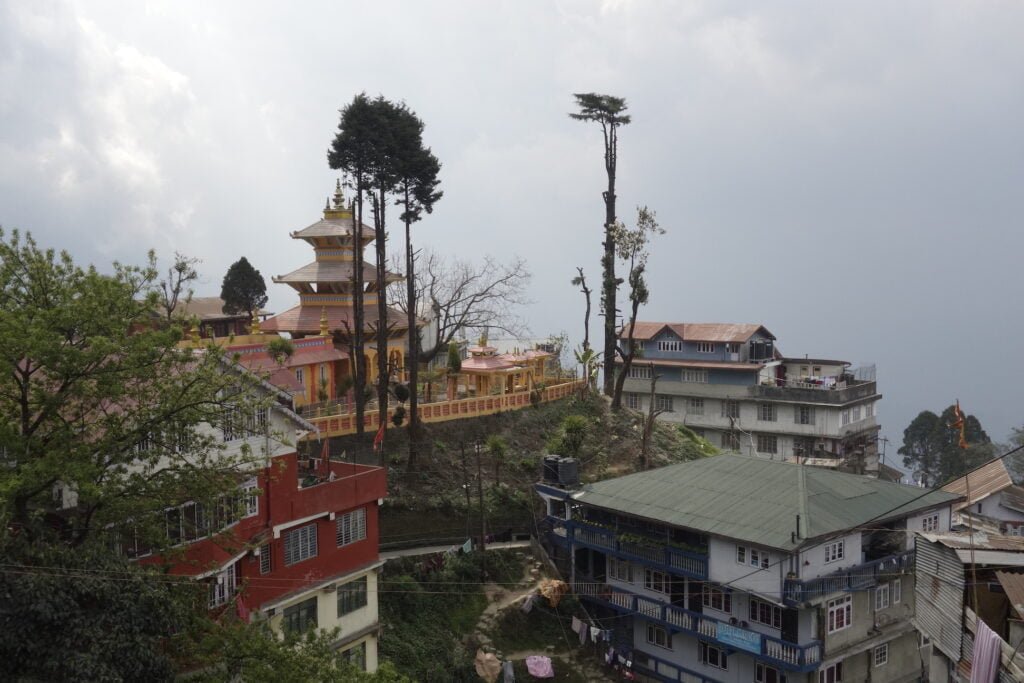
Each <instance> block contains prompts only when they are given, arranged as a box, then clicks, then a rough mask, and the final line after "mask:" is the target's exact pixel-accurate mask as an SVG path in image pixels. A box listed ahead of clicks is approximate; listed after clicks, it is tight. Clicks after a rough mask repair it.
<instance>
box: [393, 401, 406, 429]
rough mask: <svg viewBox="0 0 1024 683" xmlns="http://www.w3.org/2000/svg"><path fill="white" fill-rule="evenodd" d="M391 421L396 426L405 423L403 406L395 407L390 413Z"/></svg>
mask: <svg viewBox="0 0 1024 683" xmlns="http://www.w3.org/2000/svg"><path fill="white" fill-rule="evenodd" d="M391 423H392V424H394V425H395V426H396V427H401V426H402V424H404V423H405V406H398V407H397V408H395V412H393V413H392V414H391Z"/></svg>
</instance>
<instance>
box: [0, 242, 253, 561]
mask: <svg viewBox="0 0 1024 683" xmlns="http://www.w3.org/2000/svg"><path fill="white" fill-rule="evenodd" d="M156 277H157V273H156V270H155V268H154V261H153V259H152V257H151V260H150V263H149V265H148V266H147V267H144V268H137V267H131V266H123V265H120V264H115V265H114V272H113V274H111V275H102V274H100V273H99V272H97V271H96V270H95V269H94V268H88V269H82V268H80V267H78V266H76V265H75V264H74V262H73V261H72V259H71V257H70V256H69V255H68V254H67V253H62V254H60V255H59V256H58V255H56V254H55V252H54V251H53V250H45V251H44V250H42V249H40V248H39V247H38V246H37V245H36V243H35V242H34V241H33V240H32V239H31V237H26V238H25V239H24V240H22V239H21V236H20V235H19V234H18V233H17V232H15V233H13V234H12V235H11V238H10V239H9V240H6V241H5V240H3V234H2V232H0V358H2V359H3V360H0V364H2V366H3V367H2V370H3V371H2V372H0V415H2V416H4V419H0V444H3V445H4V447H5V451H6V453H7V456H6V457H7V460H8V466H6V467H2V468H0V524H2V525H3V526H4V527H8V526H9V525H14V526H17V527H19V528H20V529H22V530H23V533H25V534H27V535H29V536H30V537H31V536H34V535H36V534H41V533H44V531H45V529H47V528H49V525H48V524H46V523H44V522H43V519H44V516H45V515H46V514H47V513H48V512H49V511H50V510H51V508H52V506H53V493H52V492H53V490H54V487H57V486H62V487H64V488H65V491H66V492H67V493H68V495H73V496H74V497H75V498H76V499H77V505H76V506H74V507H68V508H66V509H65V510H63V511H62V512H61V520H62V524H63V527H62V528H63V531H64V533H65V538H66V539H67V540H69V541H70V542H71V543H74V544H81V543H83V542H85V540H86V539H87V538H88V537H90V536H91V535H94V534H95V530H97V529H104V528H105V527H107V526H109V525H112V524H118V523H121V522H123V521H124V520H126V519H133V520H135V523H136V525H137V526H138V528H139V532H140V534H142V535H143V536H145V537H149V540H152V541H154V542H156V541H160V540H162V541H163V542H164V543H166V542H167V539H166V532H165V531H163V530H162V529H161V528H160V527H161V525H160V524H158V523H157V521H158V518H159V515H158V514H153V513H158V512H160V511H162V510H163V509H164V508H166V507H168V506H169V505H172V504H178V503H180V502H182V500H181V498H182V495H183V492H185V491H188V492H189V496H190V497H192V498H193V499H197V500H205V499H213V498H214V497H216V496H217V495H219V494H221V493H223V492H225V491H227V490H230V489H232V488H234V486H236V484H237V479H236V478H235V476H234V471H236V470H237V469H238V468H241V467H245V466H246V465H247V464H249V463H250V462H252V461H253V460H254V455H253V454H251V453H248V452H241V453H237V454H234V455H228V454H227V453H225V452H224V446H223V442H222V441H221V439H220V438H215V435H214V434H213V433H211V432H210V430H205V429H199V428H200V426H202V425H204V424H205V425H212V426H214V427H217V426H219V425H221V423H222V422H223V419H224V415H225V407H227V406H238V407H239V408H240V409H242V410H250V409H255V408H256V407H258V406H261V405H263V403H262V400H259V399H256V398H254V397H255V396H256V395H257V393H256V392H255V391H254V388H255V387H256V385H257V382H258V380H257V379H256V378H254V377H252V376H250V375H247V374H243V373H240V372H238V371H236V370H235V369H234V368H233V366H232V365H231V364H230V363H228V362H227V361H226V359H225V358H224V356H223V354H222V353H221V352H220V351H219V350H218V349H217V348H215V347H211V348H208V349H205V350H204V351H203V352H202V353H199V354H196V353H194V352H193V351H191V350H185V349H178V348H176V346H175V344H176V342H177V341H178V340H179V339H180V331H179V330H177V329H175V327H174V326H171V327H166V328H162V329H154V327H153V326H152V325H151V324H150V323H151V321H152V319H153V312H154V310H155V306H156V303H157V299H158V293H157V291H156V288H157V286H156ZM129 330H135V332H134V333H132V334H129ZM128 407H130V410H126V409H125V408H128ZM183 444H187V446H188V448H187V450H188V455H187V461H186V456H185V455H184V454H183V452H182V451H183V449H182V448H181V446H182V445H183Z"/></svg>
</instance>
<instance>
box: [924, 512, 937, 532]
mask: <svg viewBox="0 0 1024 683" xmlns="http://www.w3.org/2000/svg"><path fill="white" fill-rule="evenodd" d="M938 530H939V513H938V512H936V513H935V514H931V515H928V516H926V517H922V518H921V531H923V532H925V533H928V532H930V531H938Z"/></svg>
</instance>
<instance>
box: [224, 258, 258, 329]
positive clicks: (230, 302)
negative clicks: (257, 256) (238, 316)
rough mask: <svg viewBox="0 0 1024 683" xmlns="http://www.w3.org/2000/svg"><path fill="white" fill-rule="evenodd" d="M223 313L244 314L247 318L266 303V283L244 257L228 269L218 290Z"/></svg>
mask: <svg viewBox="0 0 1024 683" xmlns="http://www.w3.org/2000/svg"><path fill="white" fill-rule="evenodd" d="M220 298H221V299H223V300H224V312H225V313H229V314H235V313H242V312H244V313H246V314H247V315H248V316H249V318H252V317H253V315H254V314H255V313H256V312H257V311H259V309H260V308H262V307H263V306H264V305H265V304H266V303H267V283H266V282H265V281H264V280H263V276H262V275H260V271H258V270H256V269H255V268H253V267H252V265H251V264H250V263H249V261H248V259H246V258H245V257H244V256H243V257H242V258H240V259H238V260H237V261H235V262H234V263H232V264H231V267H230V268H228V272H227V273H225V275H224V282H223V283H222V284H221V288H220Z"/></svg>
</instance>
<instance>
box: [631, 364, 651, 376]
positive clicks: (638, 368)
mask: <svg viewBox="0 0 1024 683" xmlns="http://www.w3.org/2000/svg"><path fill="white" fill-rule="evenodd" d="M653 374H654V373H653V371H652V370H651V366H650V365H630V366H629V376H630V378H631V379H651V377H652V376H653Z"/></svg>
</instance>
